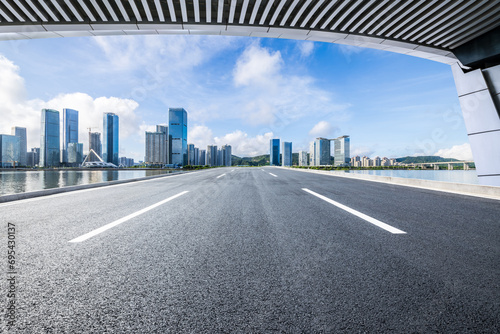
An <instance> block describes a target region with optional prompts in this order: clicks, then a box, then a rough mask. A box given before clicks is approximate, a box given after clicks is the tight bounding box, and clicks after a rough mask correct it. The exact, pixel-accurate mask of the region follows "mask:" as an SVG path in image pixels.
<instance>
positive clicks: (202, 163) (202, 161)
mask: <svg viewBox="0 0 500 334" xmlns="http://www.w3.org/2000/svg"><path fill="white" fill-rule="evenodd" d="M206 158H207V151H206V150H200V154H199V161H198V164H199V165H200V166H205V165H206V164H207V162H206V161H207V159H206Z"/></svg>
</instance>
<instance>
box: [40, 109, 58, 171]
mask: <svg viewBox="0 0 500 334" xmlns="http://www.w3.org/2000/svg"><path fill="white" fill-rule="evenodd" d="M41 120H42V122H41V128H40V166H41V167H59V163H60V160H61V147H60V132H59V131H60V127H59V111H57V110H53V109H42V118H41Z"/></svg>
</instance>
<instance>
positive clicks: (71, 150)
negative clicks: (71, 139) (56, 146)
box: [66, 143, 83, 166]
mask: <svg viewBox="0 0 500 334" xmlns="http://www.w3.org/2000/svg"><path fill="white" fill-rule="evenodd" d="M66 158H67V159H66V163H67V164H68V165H70V166H80V165H81V164H82V162H83V144H82V143H68V146H67V148H66Z"/></svg>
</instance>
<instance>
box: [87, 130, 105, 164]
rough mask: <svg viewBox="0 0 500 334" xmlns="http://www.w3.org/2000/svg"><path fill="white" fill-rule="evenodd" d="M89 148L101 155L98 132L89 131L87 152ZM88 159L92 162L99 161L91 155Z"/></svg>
mask: <svg viewBox="0 0 500 334" xmlns="http://www.w3.org/2000/svg"><path fill="white" fill-rule="evenodd" d="M90 150H94V152H95V153H96V154H97V155H98V156H99V157H102V145H101V134H100V133H99V132H89V152H90ZM88 161H89V162H94V161H99V159H97V157H95V156H94V155H92V156H91V157H89V159H88Z"/></svg>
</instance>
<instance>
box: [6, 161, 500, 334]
mask: <svg viewBox="0 0 500 334" xmlns="http://www.w3.org/2000/svg"><path fill="white" fill-rule="evenodd" d="M224 173H225V174H226V175H224V176H222V177H219V178H217V176H220V175H222V174H224ZM269 173H273V174H275V175H277V177H273V176H272V175H270V174H269ZM302 188H308V189H310V190H312V191H314V192H316V193H319V194H321V195H324V196H326V197H328V198H330V199H333V200H335V201H337V202H340V203H342V204H344V205H347V206H349V207H351V208H353V209H355V210H358V211H360V212H362V213H364V214H367V215H369V216H371V217H373V218H376V219H378V220H380V221H382V222H384V223H387V224H389V225H391V226H394V227H396V228H399V229H401V230H403V231H405V232H407V234H402V235H395V234H391V233H389V232H387V231H385V230H383V229H381V228H379V227H376V226H374V225H372V224H370V223H368V222H366V221H364V220H362V219H360V218H358V217H356V216H354V215H352V214H350V213H348V212H346V211H343V210H341V209H339V208H337V207H335V206H333V205H331V204H329V203H327V202H325V201H323V200H321V199H319V198H317V197H315V196H312V195H311V194H308V193H306V192H305V191H304V190H302ZM185 190H187V191H189V192H188V193H187V194H185V195H183V196H181V197H179V198H176V199H174V200H172V201H170V202H168V203H165V204H163V205H161V206H159V207H157V208H155V209H153V210H151V211H148V212H146V213H144V214H142V215H140V216H138V217H135V218H133V219H131V220H129V221H127V222H124V223H123V224H121V225H119V226H116V227H114V228H112V229H110V230H107V231H106V232H104V233H101V234H99V235H97V236H95V237H93V238H91V239H88V240H86V241H84V242H82V243H70V242H69V240H72V239H73V238H76V237H78V236H80V235H82V234H85V233H87V232H90V231H92V230H94V229H96V228H99V227H101V226H103V225H106V224H108V223H110V222H113V221H115V220H117V219H120V218H122V217H125V216H127V215H129V214H132V213H134V212H136V211H138V210H141V209H143V208H146V207H148V206H150V205H152V204H155V203H157V202H160V201H162V200H164V199H166V198H168V197H171V196H174V195H176V194H178V193H180V192H182V191H185ZM0 217H1V221H2V224H1V225H0V226H1V227H0V229H1V231H0V232H1V233H0V252H2V254H4V255H3V256H2V259H3V260H2V262H3V263H1V262H0V268H2V271H3V272H4V273H6V272H7V259H6V255H5V254H6V252H7V223H9V222H10V223H13V224H15V226H16V251H17V253H16V268H17V270H18V274H17V282H16V284H17V285H16V322H15V326H14V327H11V328H9V329H8V328H7V327H6V321H5V319H4V316H2V319H1V327H0V329H1V331H3V332H6V331H7V330H8V331H9V332H13V333H498V332H500V202H499V201H495V200H490V199H481V198H476V197H468V196H462V195H453V194H448V193H442V192H435V191H430V190H422V189H415V188H408V187H402V186H395V185H389V184H382V183H375V182H368V181H362V180H351V179H344V178H336V177H330V176H324V175H318V174H312V173H311V174H309V173H303V172H297V171H293V170H289V169H281V168H272V167H267V168H262V169H261V168H219V169H212V170H205V171H200V172H193V173H189V174H184V175H179V176H172V177H165V178H160V179H154V180H149V181H144V182H136V183H130V184H123V185H117V186H110V187H104V188H98V189H90V190H84V191H76V192H72V193H66V194H64V195H53V196H46V197H40V198H35V199H31V200H23V201H16V202H11V203H5V204H0ZM4 277H6V274H4ZM7 289H8V287H7V280H6V279H2V280H0V295H1V296H2V297H1V298H0V302H1V303H2V305H1V306H2V308H3V309H4V308H5V305H6V303H7V298H6V293H7ZM4 311H5V310H4ZM4 311H3V312H4Z"/></svg>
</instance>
